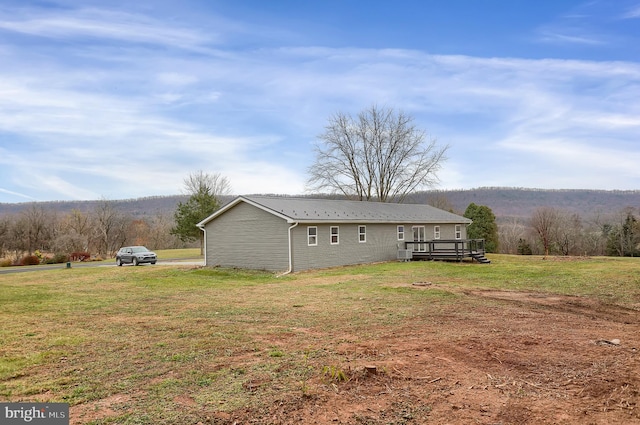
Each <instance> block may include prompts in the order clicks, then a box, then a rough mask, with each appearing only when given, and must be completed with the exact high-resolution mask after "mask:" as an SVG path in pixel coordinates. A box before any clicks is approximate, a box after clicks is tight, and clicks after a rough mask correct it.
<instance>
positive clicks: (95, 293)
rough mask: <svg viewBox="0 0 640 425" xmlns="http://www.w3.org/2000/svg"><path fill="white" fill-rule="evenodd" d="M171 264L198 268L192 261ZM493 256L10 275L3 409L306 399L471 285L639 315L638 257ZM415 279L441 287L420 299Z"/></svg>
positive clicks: (133, 409) (234, 404)
mask: <svg viewBox="0 0 640 425" xmlns="http://www.w3.org/2000/svg"><path fill="white" fill-rule="evenodd" d="M159 254H160V255H161V258H162V256H170V257H171V258H190V257H191V256H193V250H191V251H188V252H187V251H184V252H180V253H175V252H172V253H164V252H160V253H159ZM490 258H491V260H492V264H490V265H478V264H476V263H473V264H472V263H446V262H410V263H400V262H391V263H383V264H375V265H364V266H356V267H344V268H337V269H330V270H321V271H313V272H306V273H299V274H292V275H288V276H285V277H276V276H275V275H274V274H271V273H265V272H250V271H237V270H227V269H198V268H189V267H184V268H167V267H154V266H143V267H122V268H120V267H110V268H84V269H81V268H71V269H64V268H61V269H59V270H53V271H38V272H30V273H16V274H6V275H0V306H1V308H0V323H2V326H1V327H0V401H22V400H42V401H59V402H68V403H70V404H71V405H72V406H77V405H82V404H86V403H90V402H92V401H96V400H100V399H105V398H108V397H111V396H115V395H121V396H122V397H126V398H125V400H126V402H125V403H123V404H122V407H121V409H122V410H116V411H114V412H113V414H111V415H110V416H109V417H108V418H106V419H105V418H102V419H95V420H93V421H89V423H95V424H98V423H100V424H102V423H126V424H141V423H149V424H158V423H167V424H169V423H196V422H198V420H199V416H198V411H199V410H198V408H197V407H193V408H192V409H185V407H184V406H182V405H179V404H177V403H176V402H175V401H173V400H175V399H176V397H179V396H180V395H184V394H188V395H189V397H190V398H191V400H193V402H194V403H195V404H196V406H202V405H212V404H213V405H215V406H216V407H217V409H219V410H221V411H233V410H235V409H240V408H250V407H255V406H257V405H260V404H261V403H266V402H268V400H271V399H272V398H273V397H274V394H275V393H278V394H283V393H284V394H286V393H290V394H301V393H302V394H303V393H305V392H306V391H308V385H309V384H308V383H309V382H310V381H311V380H312V379H314V378H317V377H318V376H320V375H323V374H327V373H329V372H327V371H329V370H331V369H330V368H331V367H333V365H338V364H340V362H341V361H342V360H341V358H342V357H341V356H343V354H341V353H339V352H338V351H337V350H333V349H331V347H335V346H336V345H337V344H339V343H340V342H341V341H336V340H335V339H334V338H335V335H352V336H353V337H352V341H351V342H353V340H358V339H362V340H366V339H367V338H378V337H381V336H382V335H384V333H385V332H387V333H388V332H390V331H392V330H393V328H394V326H399V325H402V324H405V323H406V322H407V321H409V320H411V319H412V318H413V317H417V316H421V317H424V316H425V315H427V316H428V315H437V314H438V311H439V309H440V308H443V307H446V306H447V305H450V304H451V303H465V302H470V301H465V300H463V299H461V297H460V296H459V295H458V292H457V290H458V289H460V288H463V289H464V288H474V289H481V288H494V289H505V290H520V291H523V290H525V291H536V292H544V293H559V294H566V295H578V296H589V297H594V298H597V299H599V300H601V301H604V302H607V303H615V304H619V305H622V306H626V307H630V308H639V306H640V259H627V258H624V259H620V258H585V259H574V260H573V261H568V260H564V259H562V258H549V259H542V258H541V257H521V256H503V255H493V256H491V257H490ZM415 282H431V283H433V284H437V285H438V289H436V290H430V291H419V290H415V288H414V287H412V285H411V284H412V283H415ZM447 288H450V289H451V290H447ZM454 289H455V290H454ZM331 373H333V372H331ZM263 381H269V382H270V384H269V386H268V387H266V386H265V387H260V388H261V391H260V392H259V394H258V393H256V392H255V391H254V392H250V391H247V388H253V387H252V386H257V387H259V386H260V382H263Z"/></svg>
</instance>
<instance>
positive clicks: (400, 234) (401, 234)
mask: <svg viewBox="0 0 640 425" xmlns="http://www.w3.org/2000/svg"><path fill="white" fill-rule="evenodd" d="M398 240H399V241H403V240H404V226H398Z"/></svg>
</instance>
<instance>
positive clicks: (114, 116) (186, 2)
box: [0, 0, 640, 203]
mask: <svg viewBox="0 0 640 425" xmlns="http://www.w3.org/2000/svg"><path fill="white" fill-rule="evenodd" d="M372 105H378V106H382V107H388V108H394V109H395V110H401V111H402V112H404V113H405V114H408V115H410V116H412V117H413V118H414V120H415V124H416V125H417V126H418V127H419V128H421V129H423V130H424V131H425V132H426V133H427V134H428V137H429V138H433V139H436V140H437V143H438V144H440V145H442V146H444V145H448V146H449V150H448V154H447V156H448V159H447V161H446V162H445V163H444V166H443V168H442V170H441V171H440V172H439V173H438V177H439V179H440V183H439V184H438V185H437V186H436V187H434V189H441V190H448V189H472V188H477V187H523V188H541V189H602V190H637V189H640V0H617V1H609V0H602V1H599V0H593V1H585V0H538V1H533V0H510V1H504V0H466V1H464V0H394V1H379V0H367V1H365V0H308V1H298V0H273V1H263V0H246V1H243V0H182V1H179V2H176V1H174V0H171V1H164V0H155V1H148V0H139V1H130V0H127V1H119V0H113V1H91V0H59V1H56V0H42V1H29V0H2V1H1V2H0V202H2V203H15V202H32V201H54V200H95V199H111V200H116V199H131V198H138V197H147V196H164V195H175V194H180V193H184V179H185V178H186V177H187V176H188V175H189V174H190V173H194V172H197V171H200V170H201V171H204V172H206V173H211V174H214V173H219V174H220V175H222V176H224V177H227V179H228V180H229V182H230V184H231V188H232V192H233V193H234V194H236V195H242V194H256V193H270V194H289V195H297V194H304V193H308V192H306V190H307V189H306V187H305V183H306V180H307V178H308V174H307V170H308V168H309V166H310V165H311V164H312V163H313V161H314V159H315V157H314V151H313V146H314V144H315V143H317V142H318V136H319V135H320V134H321V133H323V131H324V129H325V126H326V125H327V123H328V120H329V118H330V117H331V116H333V115H334V114H336V113H345V114H351V115H357V114H358V113H359V112H360V111H362V110H364V109H366V108H368V107H370V106H372Z"/></svg>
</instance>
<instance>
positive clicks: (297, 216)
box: [206, 196, 471, 224]
mask: <svg viewBox="0 0 640 425" xmlns="http://www.w3.org/2000/svg"><path fill="white" fill-rule="evenodd" d="M237 199H238V200H242V199H244V200H248V201H249V202H250V203H253V204H256V205H258V206H261V207H263V208H264V209H265V210H269V211H271V212H273V213H276V214H278V215H282V216H285V217H287V218H288V219H289V220H291V221H298V222H323V221H324V222H360V223H457V224H460V223H471V220H469V219H468V218H465V217H462V216H459V215H457V214H453V213H450V212H448V211H444V210H441V209H438V208H435V207H432V206H430V205H420V204H391V203H383V202H364V201H346V200H330V199H311V198H290V197H277V196H241V197H239V198H237ZM206 221H208V219H207V220H206Z"/></svg>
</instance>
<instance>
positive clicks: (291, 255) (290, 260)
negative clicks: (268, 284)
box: [278, 221, 300, 277]
mask: <svg viewBox="0 0 640 425" xmlns="http://www.w3.org/2000/svg"><path fill="white" fill-rule="evenodd" d="M298 224H300V223H298V222H297V221H296V222H295V223H293V224H292V225H291V226H290V227H289V231H288V233H289V269H288V270H287V271H286V272H284V273H282V274H281V275H278V277H280V276H284V275H287V274H289V273H291V272H292V271H293V249H292V247H291V231H292V230H293V228H294V227H296V226H297V225H298Z"/></svg>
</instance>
